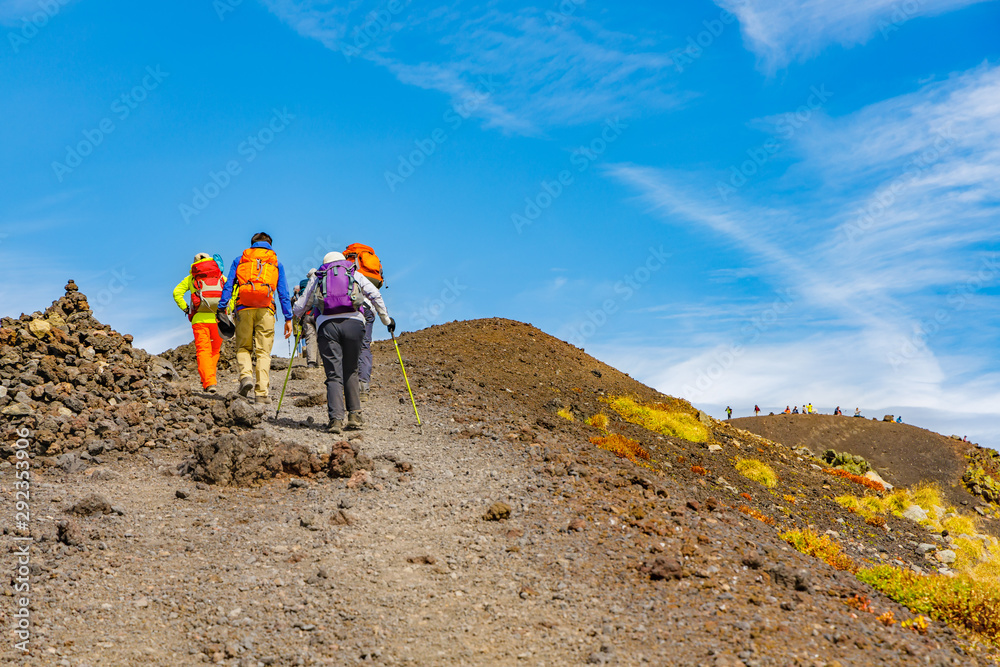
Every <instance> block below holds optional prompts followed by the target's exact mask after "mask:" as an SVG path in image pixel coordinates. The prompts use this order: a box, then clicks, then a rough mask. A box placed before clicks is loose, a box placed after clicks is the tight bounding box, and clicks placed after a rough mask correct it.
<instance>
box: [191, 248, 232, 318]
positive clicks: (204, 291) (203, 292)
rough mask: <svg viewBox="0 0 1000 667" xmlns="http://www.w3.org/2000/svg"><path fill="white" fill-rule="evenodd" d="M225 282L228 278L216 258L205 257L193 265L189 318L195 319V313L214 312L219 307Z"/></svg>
mask: <svg viewBox="0 0 1000 667" xmlns="http://www.w3.org/2000/svg"><path fill="white" fill-rule="evenodd" d="M225 282H226V279H225V278H223V277H222V271H221V270H220V269H219V265H218V264H216V263H215V260H214V259H212V258H208V259H203V260H201V261H199V262H195V263H194V264H192V265H191V309H190V311H189V312H188V319H189V320H191V319H194V315H195V313H214V312H215V311H216V310H217V309H218V308H219V301H221V300H222V287H223V285H225Z"/></svg>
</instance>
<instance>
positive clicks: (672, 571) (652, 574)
mask: <svg viewBox="0 0 1000 667" xmlns="http://www.w3.org/2000/svg"><path fill="white" fill-rule="evenodd" d="M643 569H644V570H646V571H647V572H649V578H650V579H652V580H653V581H660V580H662V579H681V578H683V577H684V566H682V565H681V562H680V561H679V560H677V559H676V558H670V557H668V556H657V557H656V558H654V559H653V560H652V561H650V562H648V563H646V564H645V565H644V566H643Z"/></svg>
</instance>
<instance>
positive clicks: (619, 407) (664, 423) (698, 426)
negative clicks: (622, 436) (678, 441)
mask: <svg viewBox="0 0 1000 667" xmlns="http://www.w3.org/2000/svg"><path fill="white" fill-rule="evenodd" d="M602 400H603V401H604V402H605V403H607V404H608V405H610V406H611V408H612V409H613V410H614V411H615V412H617V413H618V414H619V415H621V417H622V419H624V420H625V421H627V422H629V423H632V424H636V425H638V426H641V427H643V428H645V429H648V430H650V431H654V432H656V433H661V434H663V435H666V436H670V437H678V438H683V439H685V440H690V441H691V442H705V441H706V440H708V429H707V428H706V427H705V425H704V424H702V423H701V422H700V421H699V420H698V418H697V417H695V416H694V415H691V414H689V413H687V412H684V411H682V410H677V409H673V408H672V407H671V406H668V405H667V404H665V403H655V404H651V405H647V404H643V403H638V402H637V401H635V400H634V399H632V398H629V397H627V396H613V397H611V398H606V399H602Z"/></svg>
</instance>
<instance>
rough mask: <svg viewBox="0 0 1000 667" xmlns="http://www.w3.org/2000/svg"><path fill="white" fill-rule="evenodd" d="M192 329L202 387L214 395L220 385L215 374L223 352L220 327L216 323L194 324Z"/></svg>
mask: <svg viewBox="0 0 1000 667" xmlns="http://www.w3.org/2000/svg"><path fill="white" fill-rule="evenodd" d="M196 317H197V316H196ZM191 329H192V330H194V349H195V352H196V353H197V356H198V375H200V376H201V386H202V387H203V388H204V389H205V390H206V391H207V392H209V393H210V394H214V393H215V392H216V391H217V389H216V384H218V381H217V380H216V377H215V373H216V369H217V368H218V366H219V353H220V352H221V351H222V336H220V335H219V325H218V324H217V323H216V322H192V323H191Z"/></svg>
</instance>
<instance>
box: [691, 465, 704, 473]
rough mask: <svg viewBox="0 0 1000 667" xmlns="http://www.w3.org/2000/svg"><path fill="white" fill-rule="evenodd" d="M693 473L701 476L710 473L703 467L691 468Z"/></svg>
mask: <svg viewBox="0 0 1000 667" xmlns="http://www.w3.org/2000/svg"><path fill="white" fill-rule="evenodd" d="M691 472H696V473H698V474H699V475H707V474H708V471H707V470H705V469H704V468H702V467H701V466H691Z"/></svg>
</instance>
